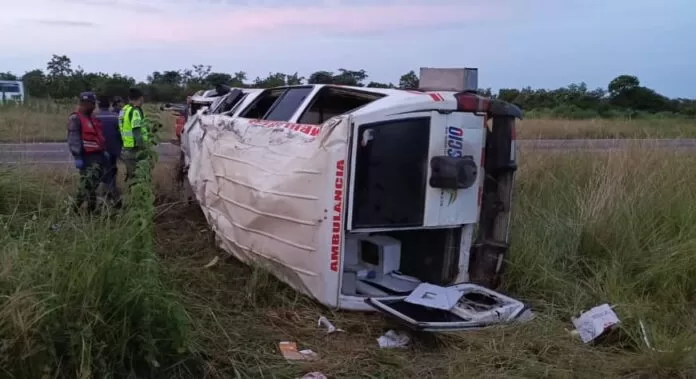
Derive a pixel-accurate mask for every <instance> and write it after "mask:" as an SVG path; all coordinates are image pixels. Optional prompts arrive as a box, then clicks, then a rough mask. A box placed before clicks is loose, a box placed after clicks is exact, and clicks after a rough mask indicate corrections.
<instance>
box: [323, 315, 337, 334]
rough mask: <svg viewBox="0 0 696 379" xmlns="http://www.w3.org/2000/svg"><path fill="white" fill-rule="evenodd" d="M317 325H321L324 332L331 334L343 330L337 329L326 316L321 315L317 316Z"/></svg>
mask: <svg viewBox="0 0 696 379" xmlns="http://www.w3.org/2000/svg"><path fill="white" fill-rule="evenodd" d="M317 326H323V327H325V328H326V334H331V333H335V332H343V331H344V330H343V329H337V328H336V327H335V326H334V324H332V323H331V321H329V319H328V318H326V317H324V316H321V317H319V321H317Z"/></svg>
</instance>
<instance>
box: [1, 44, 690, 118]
mask: <svg viewBox="0 0 696 379" xmlns="http://www.w3.org/2000/svg"><path fill="white" fill-rule="evenodd" d="M368 78H369V76H368V74H367V73H366V72H365V70H347V69H343V68H341V69H338V70H337V71H317V72H314V73H312V74H311V75H309V77H303V76H300V75H299V74H298V73H297V72H295V73H292V74H287V73H281V72H276V73H270V74H269V75H268V76H267V77H265V78H261V77H256V78H255V79H253V80H250V79H249V78H248V76H247V74H246V73H245V72H243V71H239V72H235V73H232V74H231V73H224V72H215V71H213V70H212V67H211V66H207V65H194V66H193V67H192V68H190V69H184V70H168V71H155V72H153V73H152V74H151V75H148V77H147V80H146V81H144V82H137V81H136V80H135V79H134V78H132V77H129V76H126V75H121V74H107V73H103V72H86V71H85V70H84V69H83V68H82V67H80V66H78V67H77V68H73V65H72V61H71V59H70V58H69V57H68V56H65V55H53V56H52V57H51V59H50V60H49V61H48V62H47V64H46V69H45V70H41V69H35V70H31V71H28V72H26V73H25V74H24V75H21V76H20V75H15V74H13V73H9V72H7V73H0V80H22V81H23V82H24V87H25V91H26V92H27V94H28V97H31V98H50V99H68V98H75V97H76V95H77V94H78V93H79V92H82V91H89V90H91V91H95V92H96V93H98V94H100V95H107V96H122V97H124V95H125V94H126V93H127V91H128V89H129V88H131V87H139V88H140V89H142V90H143V92H144V93H145V95H146V97H147V99H148V101H152V102H182V101H183V100H184V99H185V97H186V96H187V95H191V94H193V93H194V92H195V91H198V90H201V89H210V88H212V87H214V86H215V85H217V84H227V85H230V86H232V87H253V88H269V87H276V86H283V85H297V84H304V83H308V84H342V85H349V86H361V87H376V88H417V87H418V75H417V74H416V73H415V72H414V71H410V72H408V73H405V74H403V75H402V76H401V77H400V79H399V82H398V83H397V84H394V83H380V82H375V81H370V80H368ZM480 92H481V93H482V94H484V95H486V96H490V97H495V98H500V99H502V100H505V101H508V102H512V103H515V104H517V105H519V106H520V107H522V108H523V109H524V110H525V111H527V112H528V114H529V113H532V114H534V115H536V116H552V117H563V118H588V117H640V116H655V115H657V116H662V117H679V116H681V117H690V116H696V100H693V99H682V98H676V99H671V98H668V97H666V96H663V95H661V94H659V93H657V92H656V91H654V90H652V89H650V88H647V87H644V86H641V85H640V81H639V79H638V78H637V77H636V76H633V75H619V76H617V77H616V78H615V79H614V80H612V81H611V82H610V83H609V84H608V86H607V88H596V89H588V87H587V85H586V84H585V83H579V84H571V85H568V86H566V87H563V88H558V89H554V90H547V89H532V88H531V87H527V88H523V89H510V88H504V89H500V90H499V91H498V92H497V93H493V92H492V91H491V89H482V90H480Z"/></svg>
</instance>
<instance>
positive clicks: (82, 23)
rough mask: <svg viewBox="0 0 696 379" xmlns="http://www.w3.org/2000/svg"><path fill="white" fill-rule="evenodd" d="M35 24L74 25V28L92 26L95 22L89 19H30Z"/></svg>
mask: <svg viewBox="0 0 696 379" xmlns="http://www.w3.org/2000/svg"><path fill="white" fill-rule="evenodd" d="M30 21H32V22H35V23H37V24H41V25H48V26H64V27H76V28H93V27H95V26H97V24H95V23H93V22H89V21H71V20H30Z"/></svg>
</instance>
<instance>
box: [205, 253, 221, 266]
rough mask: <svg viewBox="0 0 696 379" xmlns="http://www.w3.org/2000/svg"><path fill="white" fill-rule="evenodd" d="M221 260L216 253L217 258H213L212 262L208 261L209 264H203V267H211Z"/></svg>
mask: <svg viewBox="0 0 696 379" xmlns="http://www.w3.org/2000/svg"><path fill="white" fill-rule="evenodd" d="M219 260H220V257H219V256H217V255H216V256H215V258H213V259H212V260H211V261H210V262H208V264H206V265H205V266H203V268H211V267H213V266H215V265H216V264H217V263H218V261H219Z"/></svg>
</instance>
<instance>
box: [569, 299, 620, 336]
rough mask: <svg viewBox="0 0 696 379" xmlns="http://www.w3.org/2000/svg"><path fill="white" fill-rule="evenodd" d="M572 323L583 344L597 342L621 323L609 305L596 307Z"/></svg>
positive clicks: (574, 319)
mask: <svg viewBox="0 0 696 379" xmlns="http://www.w3.org/2000/svg"><path fill="white" fill-rule="evenodd" d="M572 321H573V325H574V326H575V329H576V330H577V332H578V334H579V335H580V339H582V342H583V343H588V342H592V341H594V340H596V339H597V338H598V337H600V336H602V335H604V334H605V333H607V332H608V331H610V330H612V329H614V327H615V326H616V325H618V324H619V323H621V321H620V320H619V317H618V316H617V315H616V313H614V310H613V309H612V307H611V306H610V305H609V304H602V305H599V306H596V307H594V308H592V309H590V310H589V311H587V312H583V313H581V314H580V316H579V317H577V318H573V320H572Z"/></svg>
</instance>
